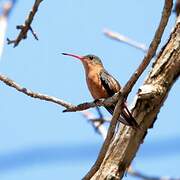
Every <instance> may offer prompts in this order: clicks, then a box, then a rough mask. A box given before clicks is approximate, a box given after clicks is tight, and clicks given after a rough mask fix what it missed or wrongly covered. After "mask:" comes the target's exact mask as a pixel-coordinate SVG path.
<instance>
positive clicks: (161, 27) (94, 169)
mask: <svg viewBox="0 0 180 180" xmlns="http://www.w3.org/2000/svg"><path fill="white" fill-rule="evenodd" d="M172 5H173V1H172V0H165V3H164V8H163V12H162V16H161V21H160V24H159V26H158V28H157V30H156V33H155V36H154V38H153V40H152V42H151V44H150V47H149V49H148V52H147V55H146V56H145V57H144V59H143V61H142V63H141V64H140V66H139V67H138V69H137V70H136V71H135V73H134V74H133V75H132V76H131V78H130V79H129V81H128V82H127V83H126V85H125V86H124V88H123V89H122V91H121V92H122V94H121V96H120V99H119V101H118V103H117V105H116V108H115V111H114V114H113V117H112V120H111V124H110V126H109V129H108V133H107V137H106V139H105V141H104V144H103V146H102V148H101V150H100V153H99V155H98V158H97V160H96V162H95V164H94V165H93V166H92V168H91V169H90V171H89V172H88V173H87V174H86V176H85V177H84V178H83V179H85V180H89V179H90V178H91V177H92V176H93V175H94V174H95V173H96V172H97V171H98V169H99V167H100V165H101V163H102V162H103V160H104V157H105V155H106V152H107V150H108V148H109V145H110V143H111V140H112V137H113V135H114V132H115V128H116V124H117V119H118V118H119V115H120V114H121V111H122V103H123V100H126V98H127V96H128V94H129V93H130V91H131V90H132V88H133V86H134V84H135V83H136V81H137V80H138V78H139V77H140V75H141V74H142V73H143V71H144V70H145V69H146V67H147V66H148V64H149V63H150V61H151V59H152V57H153V56H154V54H155V53H156V50H157V48H158V45H159V43H160V41H161V37H162V35H163V32H164V29H165V27H166V25H167V22H168V19H169V16H170V14H171V9H172ZM123 97H124V98H123Z"/></svg>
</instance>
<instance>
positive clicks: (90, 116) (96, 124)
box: [82, 111, 107, 140]
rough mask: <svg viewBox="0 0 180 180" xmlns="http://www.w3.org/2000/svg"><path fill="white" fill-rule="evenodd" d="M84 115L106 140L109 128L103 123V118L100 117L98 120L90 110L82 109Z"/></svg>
mask: <svg viewBox="0 0 180 180" xmlns="http://www.w3.org/2000/svg"><path fill="white" fill-rule="evenodd" d="M82 115H83V116H84V117H85V118H86V119H88V120H89V121H90V122H91V123H92V126H93V127H94V129H95V130H96V132H98V133H99V134H100V135H101V136H102V138H103V140H104V139H105V138H106V134H107V130H106V128H105V127H104V126H103V124H102V123H101V122H102V121H101V119H99V120H100V121H96V117H95V116H94V115H93V114H92V113H91V112H89V111H82ZM102 120H104V119H102Z"/></svg>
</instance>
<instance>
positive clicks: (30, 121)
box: [0, 0, 180, 180]
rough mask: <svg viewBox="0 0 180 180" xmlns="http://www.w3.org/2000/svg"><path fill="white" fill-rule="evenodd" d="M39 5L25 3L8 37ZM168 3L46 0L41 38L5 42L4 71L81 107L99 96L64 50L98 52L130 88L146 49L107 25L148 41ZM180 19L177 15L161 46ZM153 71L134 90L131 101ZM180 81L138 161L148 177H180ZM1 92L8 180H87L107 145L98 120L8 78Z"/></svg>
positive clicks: (0, 153)
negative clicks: (122, 39)
mask: <svg viewBox="0 0 180 180" xmlns="http://www.w3.org/2000/svg"><path fill="white" fill-rule="evenodd" d="M33 2H34V1H33V0H28V1H20V0H19V1H17V4H16V6H15V8H14V10H13V12H12V13H11V16H10V19H9V22H8V31H7V37H9V38H10V39H13V38H14V37H16V36H17V34H18V31H17V30H16V29H15V26H16V25H19V24H22V23H23V22H24V20H25V17H26V16H27V13H28V12H29V10H30V8H31V7H32V4H33ZM0 3H1V1H0ZM163 3H164V1H163V0H159V1H157V0H152V1H147V0H146V1H144V0H138V1H137V0H131V2H130V1H118V0H111V1H102V0H99V1H95V0H91V1H84V0H76V1H74V0H66V1H46V0H44V1H43V2H42V4H41V6H40V8H39V11H38V13H37V15H36V17H35V19H34V21H33V29H34V30H35V31H36V32H37V34H38V37H39V41H36V40H34V38H33V37H32V35H31V34H30V33H29V34H28V38H27V39H26V40H25V41H22V42H21V43H20V45H19V46H18V47H17V48H13V47H12V46H10V45H5V49H4V53H3V56H2V59H1V61H0V63H1V66H0V72H1V73H2V74H6V75H7V76H8V77H10V78H11V79H13V80H15V81H16V82H18V83H19V84H21V85H23V86H24V87H26V88H29V89H31V90H34V91H38V92H41V93H46V94H49V95H53V96H56V97H59V98H60V99H64V100H66V101H69V102H71V103H73V104H79V103H81V102H86V101H91V100H92V98H91V96H90V94H89V92H88V90H87V87H86V83H85V78H84V71H83V66H82V65H81V64H80V62H78V61H75V60H74V59H72V58H69V57H64V56H62V55H61V52H69V53H75V54H80V55H85V54H89V53H91V54H96V55H98V56H99V57H101V58H102V60H103V63H104V66H105V67H106V69H107V70H108V71H109V72H110V73H111V74H113V75H114V76H115V77H116V78H117V79H118V80H119V82H120V83H121V84H122V85H124V84H125V83H126V81H127V80H128V79H129V77H130V76H131V74H132V73H133V71H134V70H135V68H136V67H137V66H138V65H139V63H140V62H141V60H142V58H143V56H144V54H143V52H141V51H139V50H137V49H134V48H132V47H129V46H128V45H125V44H122V43H119V42H116V41H113V40H110V39H108V38H107V37H105V36H104V35H103V29H104V28H109V29H112V30H114V31H117V32H120V33H122V34H124V35H127V36H128V37H130V38H133V39H135V40H137V41H140V42H142V43H145V44H146V45H148V44H149V43H150V41H151V39H152V37H153V35H154V32H155V30H156V27H157V25H158V22H159V19H160V16H161V11H162V7H163ZM174 21H175V15H172V16H171V18H170V21H169V23H168V27H167V28H166V31H165V34H164V36H163V40H162V43H161V45H162V44H163V43H164V42H166V40H167V37H168V34H169V32H170V31H171V29H172V27H173V25H174ZM150 68H151V67H150V66H149V67H148V69H147V70H146V72H145V73H144V74H143V76H142V77H141V78H140V80H139V81H138V83H137V85H136V86H135V88H134V89H133V92H132V93H131V95H130V97H129V103H131V102H132V100H133V97H134V95H135V94H136V92H137V89H138V87H139V86H140V85H142V82H143V80H144V78H145V77H146V76H147V73H148V71H149V70H150ZM178 83H179V82H176V84H175V85H174V86H173V88H172V90H171V92H170V94H169V96H168V98H167V101H166V102H165V104H164V106H163V107H162V109H161V111H160V113H159V115H158V119H157V121H156V123H155V125H154V128H153V129H151V130H149V133H148V136H147V138H146V139H145V142H144V144H143V145H142V146H141V148H140V151H139V152H138V153H137V155H136V158H135V159H134V161H133V166H134V168H135V169H137V170H139V171H142V172H143V173H145V174H148V175H154V176H156V175H157V176H161V175H162V176H172V177H179V163H180V143H179V141H178V140H179V138H180V132H179V126H178V120H179V119H178V117H179V116H178V107H179V106H180V103H179V101H177V100H178V99H180V94H179V84H178ZM0 89H1V91H0V99H1V101H0V106H1V110H0V113H1V120H0V124H1V125H0V142H1V146H0V179H1V180H14V179H18V180H21V179H26V180H28V179H29V180H30V179H44V180H46V179H47V180H48V179H50V178H51V179H54V180H56V179H80V178H81V177H82V176H83V175H84V174H85V173H86V172H87V171H88V170H89V168H90V167H91V166H92V164H93V162H94V161H95V159H96V157H97V153H98V152H99V148H100V147H101V144H102V138H101V137H100V136H99V135H98V134H96V133H95V131H94V129H93V128H92V126H91V124H90V123H88V122H87V120H85V119H84V118H83V117H82V115H81V114H80V113H65V114H63V113H62V110H63V109H64V108H63V107H60V106H57V105H54V104H52V103H48V102H44V101H40V100H35V99H32V98H30V97H27V96H25V95H23V94H21V93H19V92H17V91H15V90H14V89H12V88H9V87H7V86H6V85H4V84H3V83H0ZM91 111H92V112H94V113H96V111H94V110H91ZM103 112H104V113H105V115H106V116H109V114H108V113H106V112H105V111H103ZM124 179H128V180H129V179H132V178H131V177H130V176H127V177H125V178H124Z"/></svg>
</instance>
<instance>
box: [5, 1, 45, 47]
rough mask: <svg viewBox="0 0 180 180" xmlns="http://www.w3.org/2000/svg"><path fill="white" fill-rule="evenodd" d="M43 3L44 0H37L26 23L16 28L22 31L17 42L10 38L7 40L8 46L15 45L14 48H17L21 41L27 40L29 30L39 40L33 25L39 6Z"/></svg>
mask: <svg viewBox="0 0 180 180" xmlns="http://www.w3.org/2000/svg"><path fill="white" fill-rule="evenodd" d="M42 1H43V0H35V2H34V5H33V7H32V10H31V11H30V12H29V15H28V17H27V19H26V20H25V23H24V24H23V25H18V26H16V29H20V30H21V31H20V33H19V35H18V36H17V38H16V39H15V40H10V39H9V38H7V42H8V44H14V47H16V46H17V45H18V44H19V43H20V41H21V40H22V39H26V38H27V33H28V31H29V30H30V31H31V33H32V35H33V36H34V38H35V39H36V40H38V37H37V34H36V33H35V32H34V30H33V29H32V27H31V24H32V22H33V19H34V16H35V14H36V13H37V11H38V7H39V5H40V3H41V2H42Z"/></svg>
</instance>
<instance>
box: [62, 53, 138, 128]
mask: <svg viewBox="0 0 180 180" xmlns="http://www.w3.org/2000/svg"><path fill="white" fill-rule="evenodd" d="M62 54H63V55H66V56H72V57H74V58H76V59H79V60H80V61H81V62H82V64H83V66H84V69H85V76H86V82H87V86H88V89H89V91H90V93H91V95H92V97H93V98H94V99H95V101H96V100H98V99H101V98H108V97H111V96H113V95H114V94H115V93H117V92H119V91H120V89H121V86H120V84H119V82H118V81H117V80H116V79H115V78H114V77H113V76H112V75H110V74H109V73H108V72H107V71H106V70H105V68H104V66H103V63H102V61H101V59H100V58H99V57H97V56H95V55H91V54H89V55H85V56H79V55H75V54H69V53H62ZM115 106H116V103H115V104H113V105H111V106H105V108H106V110H107V111H108V112H109V113H110V114H111V115H113V112H114V109H115ZM123 106H124V108H123V110H122V113H121V115H120V117H119V119H118V120H119V121H120V122H122V123H123V124H125V125H128V126H131V127H132V128H133V129H139V125H138V123H137V122H136V120H135V119H134V117H133V116H132V114H131V112H130V111H129V109H128V108H127V106H126V104H125V103H124V104H123Z"/></svg>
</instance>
